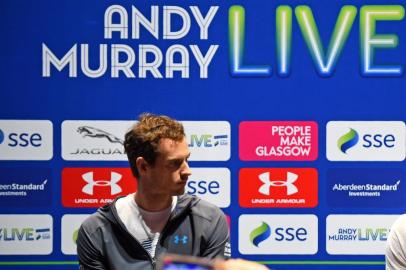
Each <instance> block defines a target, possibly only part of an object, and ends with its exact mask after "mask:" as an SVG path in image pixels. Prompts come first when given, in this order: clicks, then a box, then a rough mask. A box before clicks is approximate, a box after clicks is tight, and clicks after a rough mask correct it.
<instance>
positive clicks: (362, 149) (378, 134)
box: [326, 121, 406, 161]
mask: <svg viewBox="0 0 406 270" xmlns="http://www.w3.org/2000/svg"><path fill="white" fill-rule="evenodd" d="M405 130H406V129H405V123H404V122H401V121H330V122H328V123H327V139H326V143H327V159H328V160H330V161H402V160H404V159H405V151H406V143H405V140H406V134H405Z"/></svg>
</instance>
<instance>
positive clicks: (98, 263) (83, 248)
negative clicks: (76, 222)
mask: <svg viewBox="0 0 406 270" xmlns="http://www.w3.org/2000/svg"><path fill="white" fill-rule="evenodd" d="M100 240H101V239H98V238H97V235H96V233H95V232H93V233H90V232H89V230H88V229H87V228H86V225H83V224H82V226H81V227H80V229H79V233H78V238H77V242H76V244H77V253H78V257H79V269H80V270H107V269H108V267H106V266H105V263H104V261H105V260H104V257H103V256H102V253H101V252H100V250H99V249H100V248H101V243H98V242H100Z"/></svg>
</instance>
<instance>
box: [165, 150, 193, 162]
mask: <svg viewBox="0 0 406 270" xmlns="http://www.w3.org/2000/svg"><path fill="white" fill-rule="evenodd" d="M190 154H191V153H190V152H189V153H188V154H187V155H186V159H188V158H190ZM181 159H184V157H183V156H178V157H172V158H168V160H169V161H172V160H181Z"/></svg>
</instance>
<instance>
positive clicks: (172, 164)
mask: <svg viewBox="0 0 406 270" xmlns="http://www.w3.org/2000/svg"><path fill="white" fill-rule="evenodd" d="M180 165H182V160H173V161H172V162H171V166H173V167H176V168H177V167H179V166H180Z"/></svg>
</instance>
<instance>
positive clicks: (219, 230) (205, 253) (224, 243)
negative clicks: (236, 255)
mask: <svg viewBox="0 0 406 270" xmlns="http://www.w3.org/2000/svg"><path fill="white" fill-rule="evenodd" d="M216 210H217V211H216V212H215V214H216V215H215V216H214V218H213V220H212V222H210V225H209V226H208V229H207V230H206V233H205V234H206V237H207V242H206V243H207V245H206V246H205V248H204V249H202V250H201V256H202V257H206V258H210V259H213V258H216V257H220V258H229V257H230V256H231V247H230V233H229V229H228V223H227V220H226V217H225V215H224V214H223V212H222V211H221V210H220V209H218V208H217V209H216Z"/></svg>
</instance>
